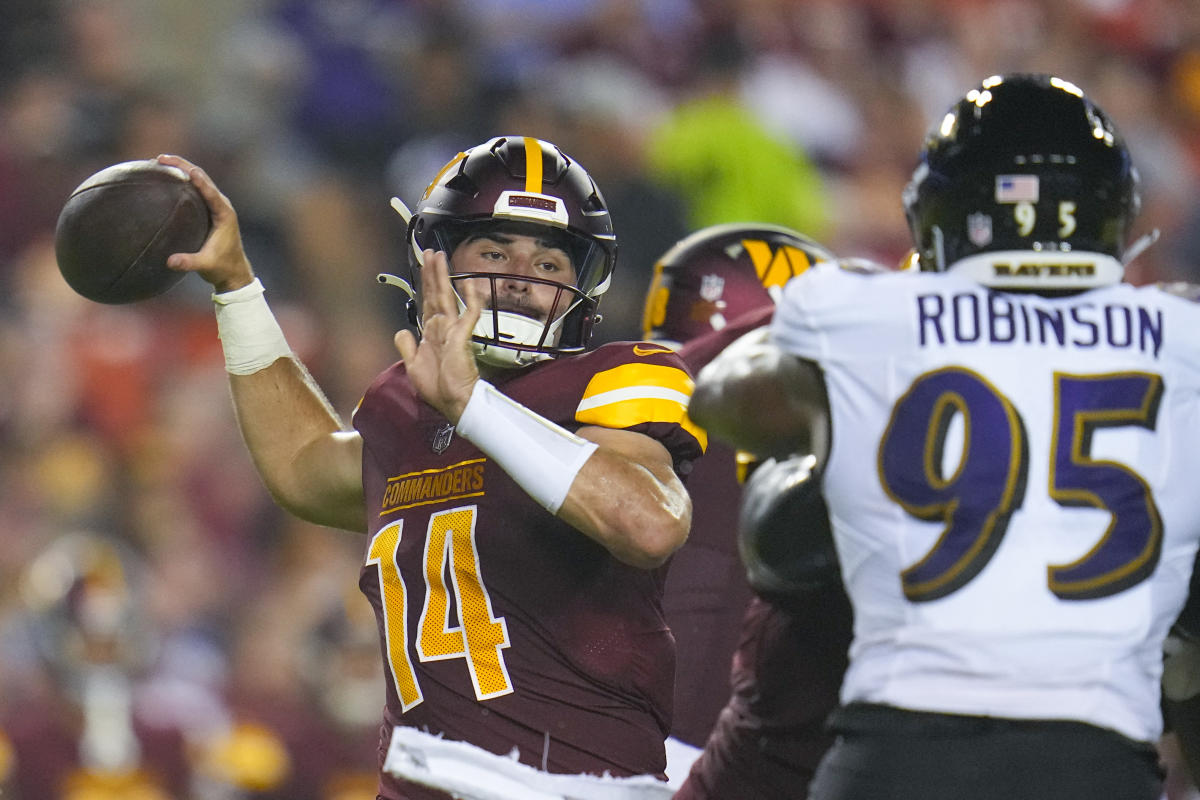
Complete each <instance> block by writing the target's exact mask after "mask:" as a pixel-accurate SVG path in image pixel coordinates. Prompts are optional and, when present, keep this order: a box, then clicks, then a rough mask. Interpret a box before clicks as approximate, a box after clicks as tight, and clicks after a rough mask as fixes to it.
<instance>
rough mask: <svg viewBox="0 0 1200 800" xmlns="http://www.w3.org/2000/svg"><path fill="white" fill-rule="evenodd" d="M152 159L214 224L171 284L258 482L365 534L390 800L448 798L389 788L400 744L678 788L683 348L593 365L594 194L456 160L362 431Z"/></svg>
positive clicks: (424, 216)
mask: <svg viewBox="0 0 1200 800" xmlns="http://www.w3.org/2000/svg"><path fill="white" fill-rule="evenodd" d="M161 160H162V161H163V162H164V163H168V164H173V165H175V166H179V167H181V168H183V169H185V170H187V171H188V172H189V174H190V176H191V179H192V180H193V181H194V182H195V183H196V185H197V187H198V188H199V189H200V191H201V193H202V194H203V195H204V197H205V198H206V200H207V201H208V203H209V206H210V209H211V211H212V215H213V219H214V230H213V233H212V234H211V235H210V237H209V239H208V241H207V242H206V243H205V245H204V247H203V248H202V249H201V250H200V251H199V252H198V253H193V254H176V255H175V256H173V257H172V262H171V263H172V264H173V265H174V266H175V267H176V268H178V269H186V270H194V271H196V272H198V273H199V274H200V275H201V276H202V277H204V278H205V279H206V280H208V281H209V282H210V283H211V284H212V285H213V287H214V289H215V293H214V296H213V299H214V301H215V303H216V307H217V323H218V330H219V333H220V336H221V341H222V346H223V349H224V352H225V357H226V369H227V371H228V372H229V373H230V382H231V386H232V390H233V397H234V403H235V406H236V411H237V417H238V421H239V424H240V426H241V430H242V433H243V436H244V438H245V441H246V444H247V447H248V449H249V451H250V454H251V455H252V457H253V458H254V461H255V464H256V466H257V467H258V469H259V472H260V474H261V475H262V478H263V480H264V482H265V483H266V485H267V487H268V488H269V489H270V491H271V492H272V493H273V495H274V496H275V498H276V499H277V501H278V502H279V503H280V504H281V505H282V506H283V507H284V508H286V509H288V510H290V511H292V512H293V513H295V514H297V515H298V516H300V517H302V518H304V519H307V520H310V521H313V522H317V523H321V524H325V525H329V526H333V527H339V528H344V529H348V530H354V531H361V532H364V533H366V534H367V539H366V546H365V548H364V558H363V568H362V574H361V579H360V586H361V588H362V590H363V592H364V594H365V595H366V597H367V598H368V600H369V601H370V603H371V605H372V606H373V607H374V609H375V613H376V617H377V622H378V627H379V633H380V641H381V650H382V656H383V659H384V662H385V666H386V675H387V687H386V688H387V696H386V707H385V708H384V725H383V730H382V738H381V741H380V753H379V755H380V764H381V775H380V785H379V790H378V792H379V796H380V797H381V798H383V799H384V800H399V799H400V798H445V797H448V796H449V795H448V794H447V793H446V792H443V791H440V790H439V789H437V788H432V787H437V786H439V785H442V784H439V782H438V776H437V775H432V776H426V777H423V778H421V779H420V780H419V783H420V784H422V785H418V782H414V781H413V780H409V779H406V778H405V777H401V776H400V774H403V773H402V772H401V773H400V774H397V770H395V769H390V768H387V769H385V768H383V767H384V766H385V765H384V759H385V758H386V756H387V753H388V749H389V746H390V745H391V744H392V732H393V730H394V729H396V728H410V729H415V730H417V731H419V732H421V733H423V734H428V735H432V736H434V737H438V738H439V739H444V740H453V741H457V742H462V743H467V744H469V745H472V746H474V747H476V748H478V749H479V751H480V752H481V753H484V754H490V755H495V756H504V757H508V756H509V755H510V754H512V755H513V756H514V757H515V758H517V759H519V761H520V762H521V763H522V764H524V765H527V766H529V767H533V768H536V769H537V770H539V771H541V772H545V773H566V774H584V773H591V774H595V775H601V774H607V775H609V776H613V777H615V778H620V777H628V776H645V775H649V776H654V777H658V778H663V777H665V776H664V774H663V773H664V767H665V755H664V746H663V741H664V739H665V737H666V735H667V731H668V729H669V725H670V714H671V687H672V678H673V673H674V644H673V641H672V638H671V634H670V632H669V630H668V628H667V626H666V624H665V622H664V619H663V614H662V609H661V595H662V586H663V579H664V568H663V565H664V564H665V562H666V561H667V559H668V558H669V557H670V555H671V554H672V553H673V552H674V550H675V549H676V548H678V547H679V546H680V545H681V544H682V543H683V541H684V540H685V538H686V536H687V531H688V526H689V524H690V515H691V504H690V501H689V499H688V495H687V492H686V490H685V489H684V486H683V483H682V481H681V479H680V476H681V475H682V474H685V473H686V471H687V470H688V469H689V467H690V463H691V461H692V460H693V459H695V458H697V457H699V456H700V454H701V452H702V443H701V441H700V437H701V436H702V435H703V434H701V433H700V432H699V430H698V429H696V428H694V427H693V426H692V425H691V423H690V422H689V421H688V420H687V417H686V414H685V407H686V403H687V399H688V396H689V394H690V391H691V385H692V382H691V378H690V376H689V373H688V372H687V370H686V368H685V367H684V365H683V363H682V362H681V361H680V360H679V359H678V357H677V356H676V355H675V354H674V353H673V352H671V351H670V350H669V349H666V348H661V347H646V346H644V345H642V344H640V343H628V344H610V345H605V346H603V347H601V348H599V349H597V350H595V351H587V350H586V345H587V341H588V337H589V334H590V332H591V329H592V326H593V324H594V323H595V322H596V320H597V318H598V315H597V313H596V305H597V303H598V301H599V300H600V297H601V295H603V293H604V291H605V290H606V289H607V288H608V285H609V281H610V280H611V276H612V269H613V263H614V260H615V255H616V238H615V236H614V235H613V232H612V226H611V221H610V218H609V213H608V209H607V207H606V206H605V203H604V199H603V196H602V195H601V193H600V191H599V189H598V188H597V187H596V186H595V184H594V183H593V181H592V179H591V177H590V176H589V175H588V173H587V172H586V171H585V170H584V169H583V167H582V166H580V165H579V164H578V163H576V162H574V161H573V160H572V159H570V158H569V157H568V156H566V155H565V154H563V153H562V152H561V151H560V150H559V149H558V148H557V147H556V146H554V145H553V144H550V143H548V142H544V141H541V140H538V139H533V138H529V137H498V138H495V139H492V140H490V141H488V142H485V143H483V144H481V145H479V146H478V147H475V148H472V149H470V150H468V151H466V152H464V153H460V154H459V155H458V156H456V157H455V158H454V159H452V160H451V161H450V162H449V163H448V164H446V166H445V167H444V168H443V169H442V170H441V171H440V172H439V173H438V175H437V176H435V177H434V179H433V181H432V182H431V184H430V186H429V188H428V189H427V190H426V192H425V194H424V196H423V197H422V198H421V199H420V201H419V205H418V206H417V207H416V210H415V213H411V214H410V213H409V212H408V210H407V208H406V207H405V206H404V205H403V203H400V202H394V203H393V205H394V207H396V208H397V210H398V211H400V212H401V214H402V216H403V217H404V218H405V221H406V223H407V237H408V243H409V245H410V248H409V249H410V250H411V253H410V257H409V263H408V270H407V273H406V274H405V275H402V276H391V275H383V276H380V280H381V281H383V282H384V283H390V284H393V285H396V286H398V287H400V289H402V290H403V292H404V293H403V295H400V296H401V297H402V299H403V300H404V302H405V307H406V309H407V312H408V314H409V321H410V322H411V324H412V329H411V330H404V331H401V332H400V333H398V334H397V335H396V346H397V349H398V350H399V353H400V355H401V357H402V362H399V363H397V364H396V365H394V366H393V367H391V368H390V369H388V370H386V371H385V372H384V373H383V374H382V375H380V376H379V377H378V379H376V380H375V381H374V383H373V384H372V385H371V386H370V387H369V388H368V389H367V391H366V393H365V395H364V396H363V398H362V400H361V402H360V403H359V406H358V408H357V409H356V411H355V413H354V418H353V429H348V428H346V427H345V426H343V425H342V423H341V421H340V420H339V419H338V417H337V415H336V414H335V413H334V412H333V411H332V410H331V408H330V407H329V403H328V402H327V401H326V400H325V397H324V395H323V393H322V392H321V390H320V389H319V388H318V387H317V385H316V384H315V382H314V381H313V380H312V379H311V377H309V375H308V374H307V372H306V370H304V368H303V367H302V366H301V364H300V363H299V361H297V360H296V359H295V357H294V356H293V355H292V354H291V351H290V349H289V348H288V346H287V343H286V341H285V340H284V339H283V335H282V332H281V331H280V329H279V326H278V325H277V324H276V323H275V321H274V318H273V317H272V316H271V313H270V310H269V309H268V308H267V306H266V304H265V302H264V301H263V289H262V286H261V284H260V283H259V282H258V281H257V279H255V278H254V274H253V272H252V270H251V267H250V264H249V262H248V260H247V258H246V256H245V254H244V252H243V250H242V246H241V243H240V236H239V233H238V228H237V220H236V215H235V213H234V211H233V208H232V206H231V205H230V204H229V202H228V200H226V199H225V198H224V197H223V196H222V195H221V194H220V192H219V191H218V190H217V188H216V187H215V186H214V185H213V183H212V181H211V180H210V179H209V178H208V177H207V176H206V175H205V174H204V173H203V171H202V170H200V169H198V168H196V167H195V166H193V165H192V164H190V163H188V162H186V161H184V160H183V159H181V158H178V157H171V156H164V157H161ZM381 700H383V698H381ZM409 777H411V776H409ZM451 777H453V776H451ZM450 785H453V784H452V783H451V784H450Z"/></svg>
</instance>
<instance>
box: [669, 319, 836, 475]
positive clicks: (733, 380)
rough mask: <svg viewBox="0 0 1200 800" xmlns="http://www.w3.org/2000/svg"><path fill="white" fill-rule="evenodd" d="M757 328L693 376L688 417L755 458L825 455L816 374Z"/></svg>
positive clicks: (825, 407) (825, 420) (821, 386)
mask: <svg viewBox="0 0 1200 800" xmlns="http://www.w3.org/2000/svg"><path fill="white" fill-rule="evenodd" d="M768 333H769V329H768V328H765V327H764V328H759V329H757V330H754V331H751V332H750V333H747V334H746V335H745V336H743V337H742V338H740V339H738V340H737V341H735V342H734V343H733V344H731V345H729V347H727V348H725V350H723V351H722V352H721V354H720V355H719V356H717V357H716V358H715V359H713V360H712V361H710V362H709V363H708V364H707V365H706V366H705V367H704V368H703V369H702V370H700V374H699V375H698V376H697V378H696V388H695V390H694V391H693V393H692V398H691V401H690V402H689V403H688V416H690V417H691V418H692V420H693V421H694V422H696V423H697V424H698V425H700V426H701V427H702V428H704V429H705V430H707V431H708V433H709V434H710V435H712V436H715V437H717V438H718V439H721V440H723V441H725V442H727V443H729V444H731V445H733V446H734V447H737V448H739V449H741V450H746V451H748V452H750V453H753V454H754V455H756V456H759V457H760V458H778V459H784V458H787V457H788V456H792V455H814V456H816V458H817V463H816V465H815V467H816V469H817V470H818V471H819V470H820V468H821V467H822V466H823V465H824V463H825V459H826V457H827V456H828V454H829V399H828V397H827V395H826V391H825V381H824V378H823V377H822V375H821V370H820V368H819V367H817V365H816V364H814V363H812V362H811V361H806V360H805V359H802V358H797V357H796V356H793V355H791V354H789V353H786V352H784V351H783V350H781V349H779V347H777V346H775V345H773V344H771V343H770V342H768V341H767V335H768Z"/></svg>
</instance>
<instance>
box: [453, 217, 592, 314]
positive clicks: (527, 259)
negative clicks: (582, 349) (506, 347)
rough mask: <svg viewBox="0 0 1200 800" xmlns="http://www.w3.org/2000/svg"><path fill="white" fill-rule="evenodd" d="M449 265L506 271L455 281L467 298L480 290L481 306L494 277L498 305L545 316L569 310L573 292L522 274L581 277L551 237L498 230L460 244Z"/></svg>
mask: <svg viewBox="0 0 1200 800" xmlns="http://www.w3.org/2000/svg"><path fill="white" fill-rule="evenodd" d="M450 271H451V273H460V272H492V273H502V274H503V275H504V277H502V278H497V279H495V280H494V281H493V280H488V279H484V278H479V279H472V280H463V281H456V282H455V285H456V287H457V288H458V291H459V293H460V294H462V295H463V299H464V300H466V299H468V297H467V296H468V294H473V293H478V297H480V298H481V300H482V303H483V306H484V307H485V308H490V307H491V306H492V298H491V291H492V289H491V286H490V284H491V283H493V282H494V283H495V285H496V309H497V310H498V311H511V312H514V313H517V314H521V315H522V316H526V317H531V318H533V319H537V320H540V321H542V322H545V321H547V320H549V319H550V318H551V315H559V314H562V313H563V312H564V311H566V307H567V304H568V302H569V296H568V294H567V293H565V292H559V291H558V290H557V289H555V287H554V286H550V285H547V284H544V283H534V282H531V281H523V280H521V278H522V277H531V278H541V279H543V280H550V281H554V282H555V283H561V284H565V285H567V286H574V285H575V281H576V277H577V276H576V275H575V267H574V266H573V265H572V263H571V258H570V256H569V255H568V254H567V252H566V251H565V250H562V249H561V248H559V247H557V246H555V244H554V243H553V242H550V241H547V240H545V239H540V238H537V237H534V236H526V235H524V234H517V233H504V232H499V231H492V232H490V233H486V234H481V235H478V236H474V237H471V238H469V239H467V240H466V241H464V242H463V243H462V244H460V245H459V246H458V247H456V248H455V250H454V254H453V255H452V256H451V259H450ZM556 300H557V307H556V305H555V301H556Z"/></svg>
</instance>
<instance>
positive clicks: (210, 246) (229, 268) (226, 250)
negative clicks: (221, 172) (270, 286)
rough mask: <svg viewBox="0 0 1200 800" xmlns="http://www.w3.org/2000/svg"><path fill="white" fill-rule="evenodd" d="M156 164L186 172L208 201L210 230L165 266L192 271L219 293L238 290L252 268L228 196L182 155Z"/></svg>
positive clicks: (251, 277) (162, 158) (251, 276)
mask: <svg viewBox="0 0 1200 800" xmlns="http://www.w3.org/2000/svg"><path fill="white" fill-rule="evenodd" d="M158 163H160V164H166V165H168V166H172V167H178V168H179V169H181V170H183V171H184V172H186V173H187V174H188V178H189V179H190V180H191V182H192V185H193V186H195V187H196V189H197V190H199V192H200V196H201V197H203V198H204V202H206V203H207V204H208V213H209V214H210V215H211V216H212V231H211V232H210V233H209V234H208V238H207V239H206V240H205V241H204V245H203V246H202V247H201V248H200V250H199V251H198V252H195V253H175V254H173V255H171V256H170V257H169V258H167V266H168V267H170V268H171V269H177V270H182V271H185V272H195V273H196V274H197V275H199V276H200V277H201V278H203V279H204V280H206V281H208V282H209V283H211V284H212V285H213V289H214V290H215V291H217V292H218V293H220V292H231V291H233V290H234V289H240V288H241V287H243V286H245V285H246V284H248V283H250V282H251V281H252V280H254V270H253V269H252V268H251V267H250V260H249V259H248V258H246V251H245V250H244V249H243V248H242V233H241V229H240V228H239V227H238V219H237V212H236V211H234V209H233V204H232V203H230V202H229V198H227V197H226V196H225V195H223V194H221V191H220V190H219V189H217V185H216V184H215V183H213V181H212V178H210V177H208V173H206V172H205V171H204V170H202V169H200V167H197V166H196V165H195V164H193V163H192V162H190V161H188V160H187V159H185V158H180V157H179V156H172V155H161V156H159V157H158Z"/></svg>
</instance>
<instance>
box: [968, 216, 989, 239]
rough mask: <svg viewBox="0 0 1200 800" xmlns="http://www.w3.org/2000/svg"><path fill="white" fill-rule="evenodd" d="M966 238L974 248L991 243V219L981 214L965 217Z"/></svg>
mask: <svg viewBox="0 0 1200 800" xmlns="http://www.w3.org/2000/svg"><path fill="white" fill-rule="evenodd" d="M967 238H968V239H970V240H971V244H973V245H975V246H976V247H986V246H987V245H989V244H991V243H992V218H991V217H989V216H988V215H987V214H984V213H982V212H979V213H975V214H971V215H969V216H968V217H967Z"/></svg>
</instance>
